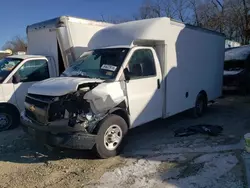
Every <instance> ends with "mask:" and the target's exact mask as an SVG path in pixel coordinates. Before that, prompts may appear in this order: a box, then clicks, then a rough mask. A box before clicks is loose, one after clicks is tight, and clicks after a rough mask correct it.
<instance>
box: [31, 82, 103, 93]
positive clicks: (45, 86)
mask: <svg viewBox="0 0 250 188" xmlns="http://www.w3.org/2000/svg"><path fill="white" fill-rule="evenodd" d="M103 81H104V80H99V79H91V78H76V77H57V78H49V79H46V80H43V81H41V82H37V83H35V84H33V85H32V86H31V87H30V88H29V89H28V93H30V94H37V95H47V96H63V95H66V94H67V93H70V92H74V91H76V90H77V88H78V86H79V85H81V84H84V83H101V82H103Z"/></svg>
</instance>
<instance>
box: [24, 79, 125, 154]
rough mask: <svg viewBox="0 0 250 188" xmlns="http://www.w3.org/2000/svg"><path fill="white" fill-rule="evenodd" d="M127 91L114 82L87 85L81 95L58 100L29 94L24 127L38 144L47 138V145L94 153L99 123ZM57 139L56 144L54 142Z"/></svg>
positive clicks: (78, 91) (123, 98)
mask: <svg viewBox="0 0 250 188" xmlns="http://www.w3.org/2000/svg"><path fill="white" fill-rule="evenodd" d="M111 90H113V91H112V93H111V92H110V91H111ZM123 91H124V90H123V89H122V87H121V83H119V82H117V83H114V82H113V83H85V84H82V85H79V86H78V88H77V91H74V92H70V93H68V94H66V95H63V96H56V97H54V96H44V95H37V94H28V95H27V97H26V100H25V113H24V114H23V116H24V117H23V118H21V120H22V124H23V125H24V128H25V131H26V132H28V133H29V134H33V136H34V133H35V134H36V138H37V140H44V139H45V137H46V140H45V141H44V142H46V143H47V144H49V145H55V146H62V147H67V148H75V149H91V148H92V147H93V145H94V143H95V136H96V135H95V131H94V130H95V128H96V126H97V124H98V122H99V121H101V120H102V119H104V118H105V117H106V116H107V115H108V114H109V112H110V111H111V110H112V109H113V108H114V107H116V106H117V105H119V104H120V103H121V102H123V101H124V100H125V95H124V92H123ZM27 119H28V120H29V122H28V121H27ZM29 129H32V130H31V131H30V130H29ZM42 135H43V136H42ZM37 136H38V137H39V138H38V137H37ZM41 137H43V138H41ZM48 137H49V139H47V138H48ZM58 137H59V138H60V139H59V138H58ZM55 138H56V140H57V141H56V142H55V141H51V140H53V139H55ZM58 140H60V141H58ZM83 140H84V141H83ZM83 142H85V143H86V142H88V143H86V144H87V146H86V144H83Z"/></svg>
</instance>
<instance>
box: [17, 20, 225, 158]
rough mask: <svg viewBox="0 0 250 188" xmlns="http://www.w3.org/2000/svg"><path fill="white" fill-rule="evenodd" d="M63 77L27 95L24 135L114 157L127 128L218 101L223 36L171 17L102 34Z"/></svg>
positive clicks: (197, 112)
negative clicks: (92, 150) (179, 21)
mask: <svg viewBox="0 0 250 188" xmlns="http://www.w3.org/2000/svg"><path fill="white" fill-rule="evenodd" d="M90 47H91V48H92V50H90V51H88V52H86V53H84V54H83V55H82V56H81V57H80V58H79V59H78V60H77V62H76V64H75V65H73V66H72V67H70V68H68V69H67V70H65V72H64V73H63V74H62V77H59V78H51V79H47V80H44V81H42V82H38V83H36V84H34V85H33V86H32V87H30V88H29V90H28V94H27V97H26V100H25V111H24V112H23V113H22V115H21V120H22V124H23V128H24V130H25V131H26V132H27V133H28V134H31V135H33V136H34V137H35V138H36V139H39V140H40V141H42V142H44V143H45V144H47V145H51V146H59V147H65V148H75V149H94V150H95V151H96V152H97V153H98V155H99V156H100V157H101V158H108V157H112V156H115V155H117V154H118V153H119V151H120V149H121V146H122V141H123V138H124V136H125V135H126V133H127V131H128V129H131V128H134V127H137V126H140V125H143V124H145V123H147V122H150V121H152V120H155V119H158V118H167V117H170V116H173V115H175V114H177V113H180V112H183V111H185V110H187V109H192V108H193V111H194V114H195V115H196V116H201V115H202V114H203V112H204V111H205V109H206V107H207V103H208V101H210V100H215V99H216V98H217V97H219V96H221V92H222V77H223V61H224V50H225V38H224V35H222V34H220V33H216V32H212V31H209V30H204V29H200V28H196V27H192V26H189V25H184V24H182V23H178V22H176V21H173V20H171V19H169V18H154V19H146V20H140V21H132V22H127V23H122V24H118V25H114V26H111V27H107V28H104V29H102V30H100V31H99V32H97V33H96V34H95V35H94V36H93V38H92V39H91V41H90Z"/></svg>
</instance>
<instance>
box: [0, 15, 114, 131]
mask: <svg viewBox="0 0 250 188" xmlns="http://www.w3.org/2000/svg"><path fill="white" fill-rule="evenodd" d="M110 25H112V24H108V23H103V22H97V21H91V20H86V19H80V18H74V17H68V16H62V17H58V18H55V19H51V20H47V21H44V22H40V23H36V24H33V25H30V26H28V27H27V38H28V46H27V54H32V55H14V56H8V57H6V58H3V59H1V60H0V131H3V130H6V129H9V128H11V127H15V126H17V125H19V121H18V119H19V118H18V117H20V115H19V112H20V111H22V110H23V109H24V99H25V96H26V93H27V91H28V88H29V87H30V86H31V85H32V84H34V83H35V82H38V81H41V80H44V79H47V78H50V77H57V76H59V75H60V74H61V73H62V72H63V71H64V70H65V68H67V67H69V66H70V65H71V63H72V62H73V61H74V60H75V59H77V57H79V56H80V55H81V54H82V53H83V52H85V51H87V50H88V43H89V40H90V39H91V38H92V36H93V35H94V34H95V33H96V32H97V31H99V30H100V29H102V28H104V27H107V26H110Z"/></svg>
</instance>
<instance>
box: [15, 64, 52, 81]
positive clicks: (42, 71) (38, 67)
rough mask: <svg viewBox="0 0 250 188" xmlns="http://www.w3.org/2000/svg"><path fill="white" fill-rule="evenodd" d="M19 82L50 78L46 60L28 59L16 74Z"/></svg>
mask: <svg viewBox="0 0 250 188" xmlns="http://www.w3.org/2000/svg"><path fill="white" fill-rule="evenodd" d="M15 76H16V77H17V78H18V81H19V82H36V81H41V80H45V79H47V78H49V77H50V76H49V67H48V63H47V61H46V60H30V61H27V62H26V63H25V64H24V65H23V66H22V67H21V68H20V69H19V70H18V71H17V73H16V75H15Z"/></svg>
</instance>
